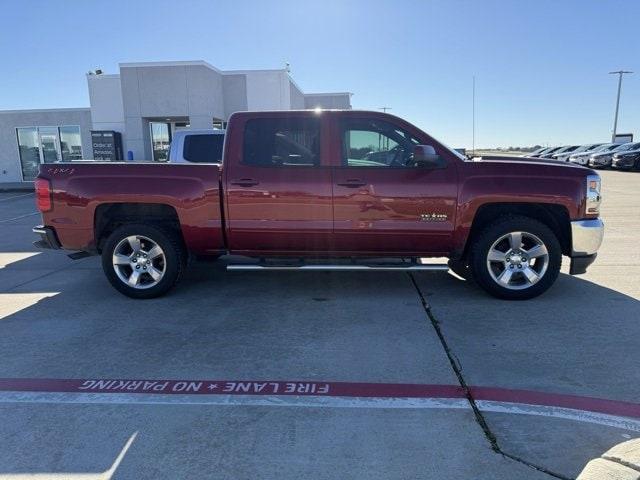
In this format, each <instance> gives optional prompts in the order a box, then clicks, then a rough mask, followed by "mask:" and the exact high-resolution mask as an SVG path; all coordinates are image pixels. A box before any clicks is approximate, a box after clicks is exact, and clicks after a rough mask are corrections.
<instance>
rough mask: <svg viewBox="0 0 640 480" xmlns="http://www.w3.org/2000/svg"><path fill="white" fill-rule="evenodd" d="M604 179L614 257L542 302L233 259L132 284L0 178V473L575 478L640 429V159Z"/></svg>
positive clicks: (433, 280)
mask: <svg viewBox="0 0 640 480" xmlns="http://www.w3.org/2000/svg"><path fill="white" fill-rule="evenodd" d="M602 176H603V183H604V197H605V200H604V205H603V217H604V221H605V223H606V236H605V241H604V245H603V247H602V250H601V253H600V255H599V258H598V259H597V261H596V263H595V264H594V265H593V266H592V267H591V268H590V270H589V272H588V273H587V274H586V275H583V276H580V277H571V276H569V275H567V274H566V272H567V271H568V261H566V262H565V263H567V265H565V266H564V267H563V272H565V273H563V274H561V276H560V278H559V280H558V282H557V284H556V285H555V286H554V287H553V288H552V289H551V290H550V291H549V292H547V293H546V294H545V295H543V296H542V297H540V298H537V299H534V300H531V301H527V302H505V301H499V300H496V299H493V298H491V297H488V296H486V295H485V294H484V293H483V292H482V291H480V290H479V289H478V288H477V287H475V286H473V285H469V284H468V283H467V282H464V281H462V280H460V279H458V278H457V277H455V276H454V275H452V274H449V273H444V272H433V273H427V272H425V273H417V274H413V275H412V276H410V275H408V274H406V273H346V272H342V273H326V272H325V273H311V272H305V273H285V272H253V273H249V272H226V271H225V270H224V268H223V265H222V264H220V263H198V264H194V265H192V266H191V267H190V269H189V271H188V272H187V275H186V277H185V279H184V280H183V282H182V283H181V284H180V286H179V288H178V289H176V290H175V291H174V292H173V293H172V294H171V295H169V296H167V297H164V298H161V299H156V300H150V301H135V300H131V299H128V298H125V297H123V296H121V295H120V294H118V293H117V292H115V291H114V290H113V289H112V288H111V287H110V286H109V284H108V283H107V281H106V279H105V278H104V276H103V274H102V271H101V270H100V265H99V261H98V259H97V258H86V259H83V260H77V261H73V260H70V259H69V258H67V257H66V255H65V253H64V252H54V251H45V252H42V251H38V250H36V249H34V248H33V247H32V246H31V241H32V240H33V235H32V234H31V227H32V226H33V225H34V224H36V223H37V222H38V221H39V217H38V215H37V214H36V213H35V208H34V201H33V195H30V194H24V193H0V417H1V418H2V419H3V421H2V422H0V479H17V478H29V477H30V476H32V477H33V476H34V475H35V474H39V475H41V476H37V477H35V478H69V479H81V478H114V479H140V478H154V479H161V478H167V479H175V478H215V479H222V478H228V479H244V478H251V479H253V478H278V479H288V478H291V479H294V478H296V479H297V478H314V479H324V478H327V479H329V478H353V479H357V478H367V479H371V478H374V479H376V478H379V479H391V478H398V479H405V478H420V479H423V478H424V479H432V478H433V479H436V478H437V479H442V478H447V479H458V478H461V479H469V478H474V479H513V478H526V479H545V478H547V479H549V478H575V477H576V476H577V475H578V473H579V472H580V471H581V470H582V468H583V467H584V465H585V464H586V463H587V462H588V461H589V460H591V459H594V458H597V457H600V455H602V454H603V452H605V451H607V450H609V449H610V448H612V447H614V446H615V445H617V444H620V443H621V442H624V441H626V440H629V439H633V438H637V437H640V395H639V394H640V373H639V371H640V370H639V369H638V365H640V348H638V339H639V338H640V321H639V320H640V302H639V299H640V268H639V267H640V253H638V252H639V250H638V248H637V243H638V236H639V235H640V199H639V198H640V197H638V187H640V174H636V173H622V172H609V171H606V172H603V173H602ZM565 260H566V259H565ZM15 379H25V380H23V381H22V383H18V382H16V380H15ZM183 381H186V383H185V382H183ZM99 382H102V383H99ZM125 382H128V383H125ZM132 382H133V383H132ZM136 382H138V383H136ZM27 390H31V391H27Z"/></svg>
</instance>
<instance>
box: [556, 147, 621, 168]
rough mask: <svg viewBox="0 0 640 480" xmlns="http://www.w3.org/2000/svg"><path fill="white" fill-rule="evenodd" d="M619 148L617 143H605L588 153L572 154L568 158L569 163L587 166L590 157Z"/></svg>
mask: <svg viewBox="0 0 640 480" xmlns="http://www.w3.org/2000/svg"><path fill="white" fill-rule="evenodd" d="M619 146H620V145H619V144H617V143H605V144H603V145H600V146H599V147H597V148H594V149H593V150H591V151H589V152H579V153H573V154H572V155H570V156H569V162H571V163H576V164H578V165H587V164H588V163H589V158H590V157H591V155H595V154H599V153H603V152H608V151H610V150H613V149H614V148H617V147H619Z"/></svg>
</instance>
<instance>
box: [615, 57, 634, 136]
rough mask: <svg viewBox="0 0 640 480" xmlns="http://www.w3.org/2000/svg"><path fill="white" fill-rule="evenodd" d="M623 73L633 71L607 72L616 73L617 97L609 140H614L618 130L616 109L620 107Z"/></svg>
mask: <svg viewBox="0 0 640 480" xmlns="http://www.w3.org/2000/svg"><path fill="white" fill-rule="evenodd" d="M625 73H633V72H629V71H626V70H618V71H617V72H609V75H618V97H617V98H616V116H615V117H614V119H613V134H612V135H611V142H612V143H615V141H616V132H617V130H618V110H619V108H620V90H621V89H622V75H624V74H625Z"/></svg>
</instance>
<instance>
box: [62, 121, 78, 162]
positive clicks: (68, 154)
mask: <svg viewBox="0 0 640 480" xmlns="http://www.w3.org/2000/svg"><path fill="white" fill-rule="evenodd" d="M60 150H61V151H62V161H64V162H69V161H72V160H81V159H82V141H81V138H80V127H70V126H65V127H60Z"/></svg>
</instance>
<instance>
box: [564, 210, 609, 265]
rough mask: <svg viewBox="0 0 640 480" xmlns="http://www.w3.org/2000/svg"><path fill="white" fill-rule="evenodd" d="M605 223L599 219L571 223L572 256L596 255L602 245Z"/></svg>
mask: <svg viewBox="0 0 640 480" xmlns="http://www.w3.org/2000/svg"><path fill="white" fill-rule="evenodd" d="M603 236H604V223H602V220H600V219H599V218H595V219H593V220H576V221H573V222H571V239H572V244H571V256H572V257H574V256H575V257H583V256H586V255H593V254H595V253H596V252H597V251H598V249H599V248H600V245H601V244H602V237H603Z"/></svg>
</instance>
